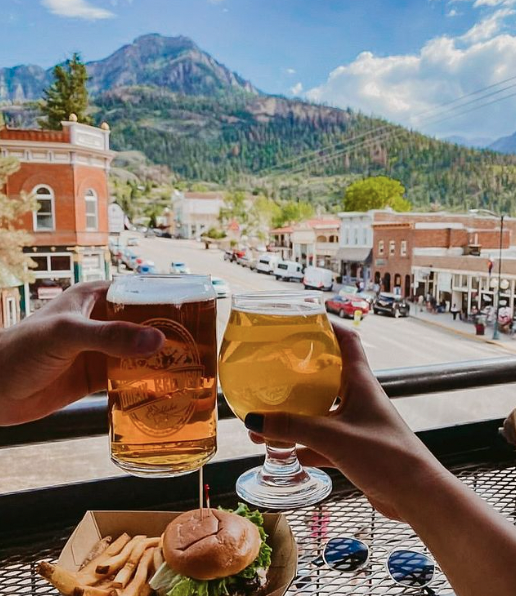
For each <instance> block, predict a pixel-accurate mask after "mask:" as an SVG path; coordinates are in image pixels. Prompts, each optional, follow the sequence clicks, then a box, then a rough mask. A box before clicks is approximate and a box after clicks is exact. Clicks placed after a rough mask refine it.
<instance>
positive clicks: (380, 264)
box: [374, 259, 385, 267]
mask: <svg viewBox="0 0 516 596" xmlns="http://www.w3.org/2000/svg"><path fill="white" fill-rule="evenodd" d="M374 263H375V265H376V266H377V267H383V266H384V265H385V259H376V260H375V262H374Z"/></svg>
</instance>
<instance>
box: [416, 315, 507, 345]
mask: <svg viewBox="0 0 516 596" xmlns="http://www.w3.org/2000/svg"><path fill="white" fill-rule="evenodd" d="M410 316H411V317H412V318H413V319H416V320H418V321H421V322H422V323H425V324H427V325H433V326H435V327H440V328H441V329H446V330H447V331H451V332H453V333H457V334H458V335H462V336H463V337H468V338H469V339H473V340H477V341H483V342H485V343H488V344H492V345H495V346H499V347H500V348H502V349H504V350H507V351H508V352H511V353H514V354H516V339H513V338H512V337H511V336H510V335H508V334H507V333H500V338H499V339H497V340H494V339H493V326H492V325H489V326H488V327H486V328H485V332H484V333H485V335H476V330H475V325H474V324H473V323H471V322H469V321H461V320H460V319H459V317H458V315H457V319H456V320H455V321H454V320H453V315H452V314H451V313H449V312H447V313H439V314H437V313H435V314H434V313H431V312H428V311H427V310H426V308H424V309H423V312H421V311H420V308H419V306H418V305H416V304H411V305H410ZM515 337H516V336H515Z"/></svg>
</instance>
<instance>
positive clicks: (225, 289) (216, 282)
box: [211, 277, 231, 298]
mask: <svg viewBox="0 0 516 596" xmlns="http://www.w3.org/2000/svg"><path fill="white" fill-rule="evenodd" d="M211 285H212V286H213V289H214V290H215V294H217V298H227V297H228V296H229V294H230V293H231V290H230V289H229V285H228V283H227V282H226V281H225V280H223V279H222V278H220V277H212V278H211Z"/></svg>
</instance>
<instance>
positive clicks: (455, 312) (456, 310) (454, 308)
mask: <svg viewBox="0 0 516 596" xmlns="http://www.w3.org/2000/svg"><path fill="white" fill-rule="evenodd" d="M450 312H451V314H452V317H453V320H454V321H455V320H456V319H457V315H458V314H459V312H460V310H459V307H458V306H457V305H456V304H455V303H453V306H452V307H451V308H450Z"/></svg>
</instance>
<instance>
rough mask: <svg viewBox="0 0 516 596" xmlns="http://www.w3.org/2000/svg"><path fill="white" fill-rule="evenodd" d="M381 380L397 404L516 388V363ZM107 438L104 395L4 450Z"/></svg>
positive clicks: (1, 436) (25, 432)
mask: <svg viewBox="0 0 516 596" xmlns="http://www.w3.org/2000/svg"><path fill="white" fill-rule="evenodd" d="M375 374H376V377H377V378H378V380H379V381H380V384H381V385H382V387H383V388H384V390H385V392H386V393H387V395H388V396H389V397H390V398H391V399H397V398H401V397H409V396H414V395H426V394H430V393H442V392H446V391H457V390H461V389H470V388H474V387H487V386H491V385H505V384H507V383H516V359H515V358H513V357H505V358H492V359H487V360H478V361H475V360H473V361H472V360H469V361H467V362H453V363H449V364H436V365H430V366H417V367H410V368H397V369H390V370H381V371H377V372H376V373H375ZM515 405H516V400H515ZM218 412H219V418H220V419H224V418H231V417H233V413H232V411H231V410H230V408H229V407H228V405H227V403H226V401H225V400H224V398H223V396H222V395H221V394H219V397H218ZM106 432H107V397H106V395H105V394H98V395H97V396H96V397H90V398H87V399H85V400H82V401H79V402H77V403H75V404H72V405H70V406H68V407H66V408H64V409H63V410H61V411H59V412H56V413H55V414H53V415H51V416H49V417H47V418H45V419H43V420H38V421H36V422H30V423H28V424H21V425H19V426H12V427H4V428H0V448H2V447H12V446H16V445H28V444H32V443H41V442H44V441H56V440H63V439H76V438H80V437H90V436H96V435H104V434H106Z"/></svg>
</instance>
